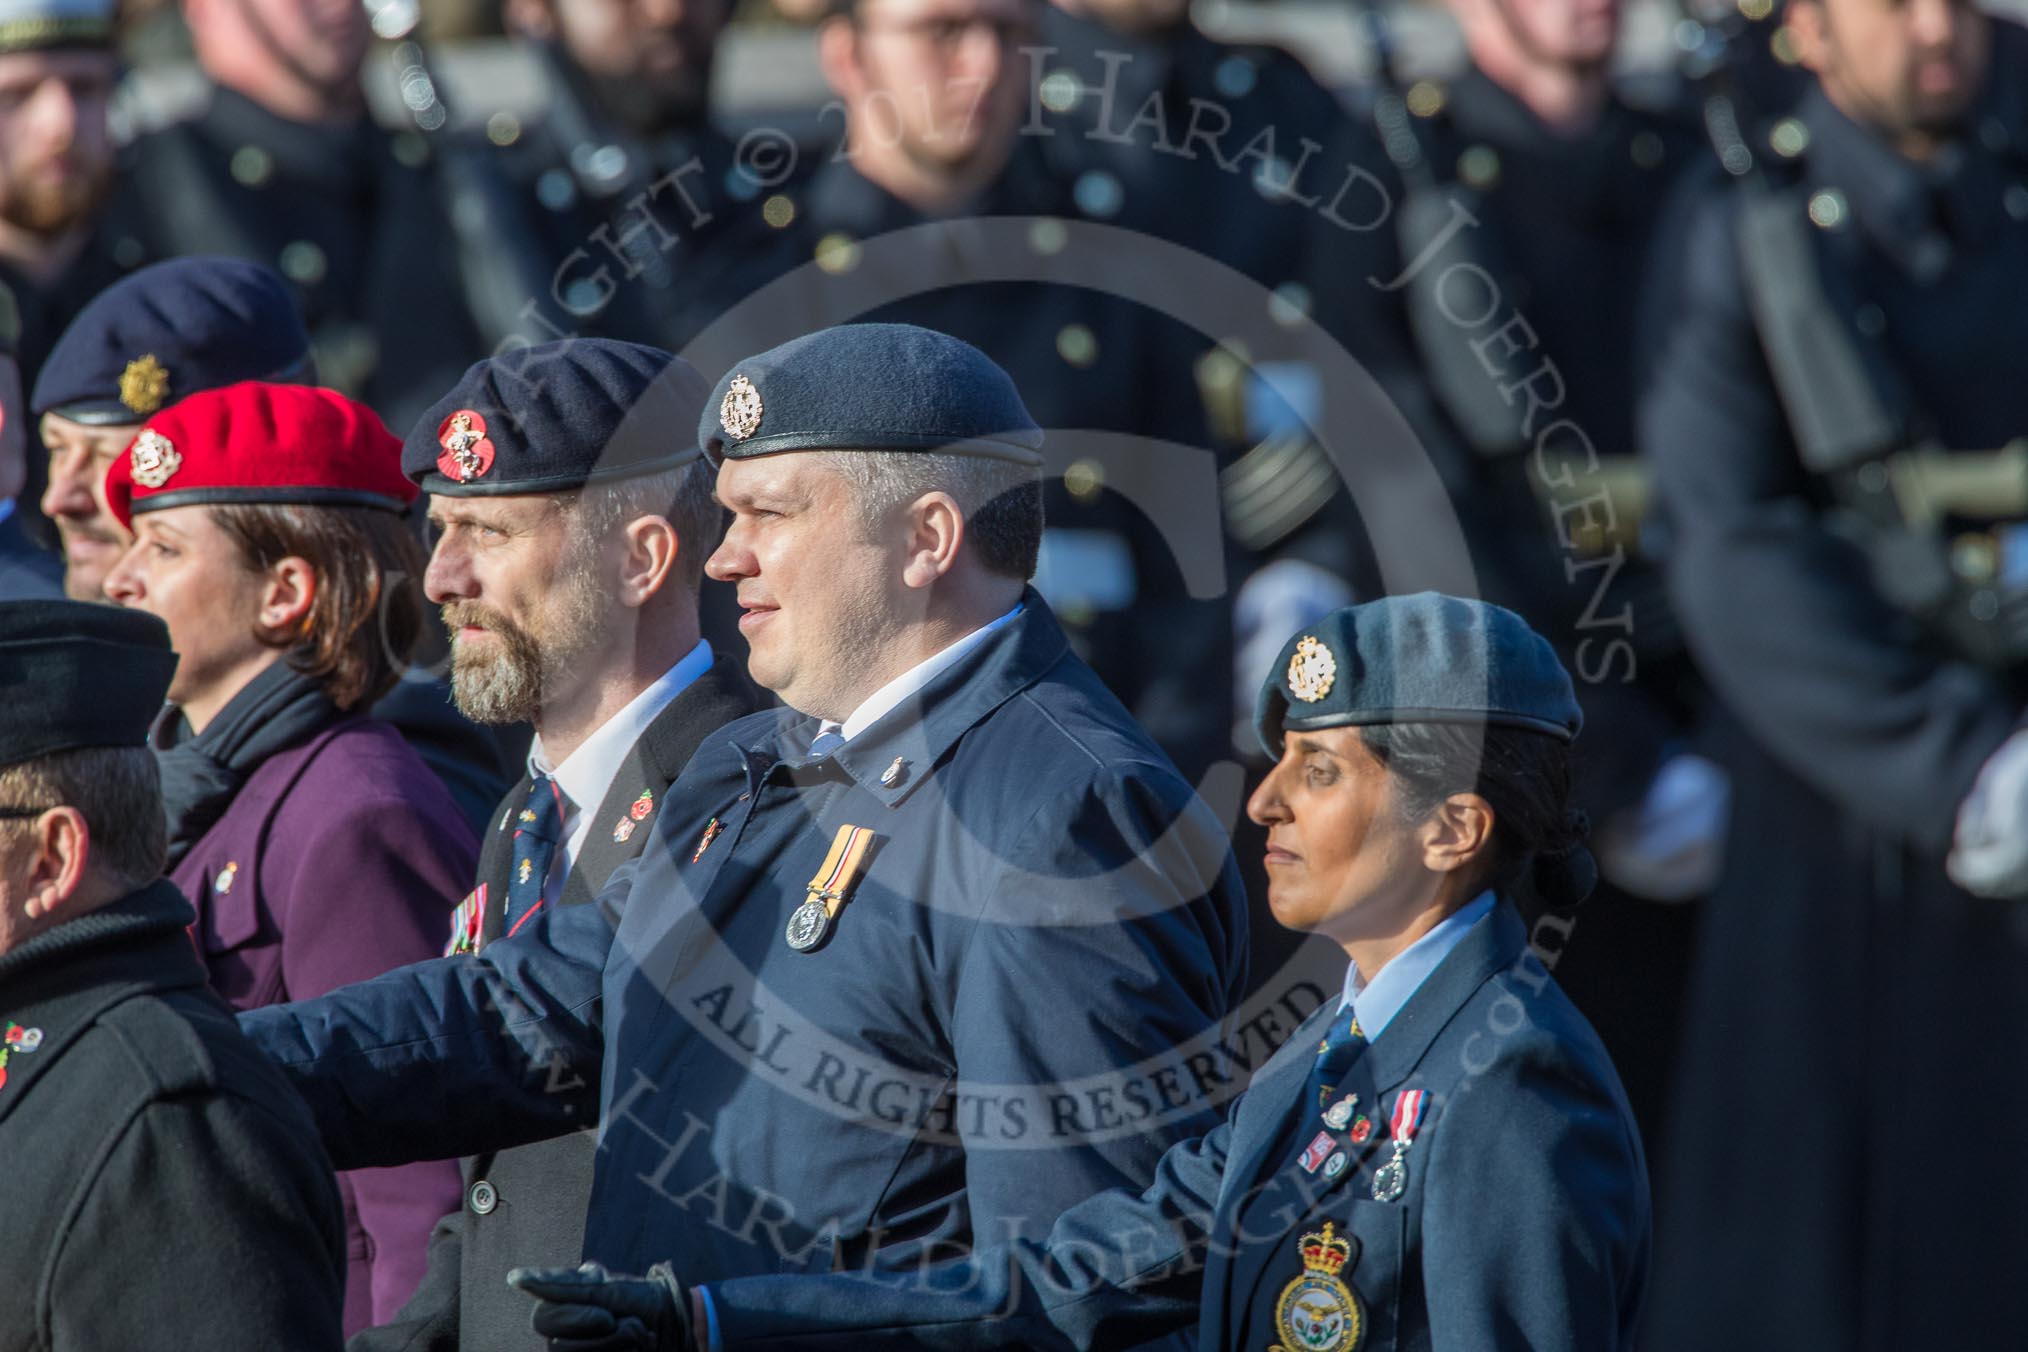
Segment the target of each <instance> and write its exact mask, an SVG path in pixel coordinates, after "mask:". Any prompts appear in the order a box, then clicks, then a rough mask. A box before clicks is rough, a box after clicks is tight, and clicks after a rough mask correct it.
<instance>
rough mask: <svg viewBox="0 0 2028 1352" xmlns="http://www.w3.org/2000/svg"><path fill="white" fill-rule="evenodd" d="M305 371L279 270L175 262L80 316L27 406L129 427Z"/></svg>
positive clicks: (305, 353) (139, 276)
mask: <svg viewBox="0 0 2028 1352" xmlns="http://www.w3.org/2000/svg"><path fill="white" fill-rule="evenodd" d="M4 3H5V0H0V4H4ZM312 375H313V372H312V370H311V362H310V335H309V332H308V330H306V329H305V328H304V327H303V317H302V315H301V314H300V313H298V311H297V309H296V301H295V298H294V297H293V296H292V295H291V294H290V293H289V287H288V283H287V282H285V281H283V280H282V278H281V276H280V274H278V273H276V272H273V271H271V270H270V269H268V268H264V267H262V266H261V265H260V264H258V263H249V262H244V261H242V260H240V259H237V258H176V259H171V260H170V261H169V262H166V263H157V264H155V265H154V266H152V267H146V268H142V269H141V270H140V271H139V272H136V273H134V274H133V275H132V276H130V277H126V278H123V279H121V280H120V281H118V282H116V283H114V284H113V285H112V286H109V287H107V288H106V289H105V290H104V291H103V292H101V293H100V294H99V295H98V297H97V298H96V299H94V300H93V301H92V302H91V304H89V305H87V306H85V308H84V309H83V310H80V311H79V312H78V316H77V318H76V319H74V320H72V321H71V323H70V327H69V328H67V329H65V330H64V332H63V337H61V338H60V339H58V340H57V344H56V347H55V348H54V349H52V350H51V352H50V354H49V359H48V360H47V361H45V362H44V363H43V366H42V372H41V374H40V375H38V376H37V377H36V381H35V393H34V395H33V397H32V398H31V399H30V400H29V408H30V411H31V412H32V413H34V414H35V415H36V416H37V417H40V416H41V415H42V414H44V413H57V414H61V415H62V416H64V417H66V418H69V419H71V420H72V421H73V422H80V423H86V424H90V425H95V426H103V425H106V424H118V423H136V422H140V421H142V420H143V419H145V418H148V417H151V416H153V415H154V414H156V413H159V412H161V411H162V410H163V409H164V408H166V407H168V406H169V405H170V404H171V403H174V402H175V401H176V400H178V399H183V398H187V397H188V396H190V395H193V394H196V393H198V392H199V391H202V390H210V389H216V388H218V387H219V386H221V385H232V384H237V383H238V382H240V381H243V380H273V381H292V380H306V379H309V378H311V376H312Z"/></svg>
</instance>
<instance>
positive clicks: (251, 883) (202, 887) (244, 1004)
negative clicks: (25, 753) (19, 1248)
mask: <svg viewBox="0 0 2028 1352" xmlns="http://www.w3.org/2000/svg"><path fill="white" fill-rule="evenodd" d="M478 858H479V847H478V842H477V841H476V840H474V839H473V836H472V832H471V828H470V827H468V826H467V825H466V824H465V820H464V817H463V816H462V815H461V814H460V813H459V811H458V807H457V804H456V803H455V802H454V801H453V800H452V798H451V796H450V794H449V792H448V791H446V790H445V788H444V786H443V785H442V783H440V782H439V781H438V779H437V777H436V776H435V775H433V774H432V773H430V771H429V769H428V768H427V767H426V766H425V765H424V764H423V762H422V760H421V758H420V757H418V756H417V755H416V753H415V752H414V751H412V750H410V748H409V746H408V744H407V743H406V742H404V741H403V740H402V739H401V735H400V734H399V733H397V732H396V731H395V730H394V729H393V728H392V727H391V726H389V725H388V724H386V723H382V722H380V721H379V720H378V719H373V718H368V717H365V716H363V715H354V716H351V717H347V718H343V719H340V720H339V721H338V722H336V723H334V724H332V725H331V726H330V727H328V728H326V729H325V730H324V731H322V732H320V733H318V734H317V735H316V736H314V737H312V738H311V739H310V740H309V741H307V742H304V743H303V744H301V745H300V746H294V747H291V748H289V749H288V750H286V751H282V752H278V753H277V754H275V755H273V756H270V757H269V758H268V759H267V760H266V761H264V762H262V763H261V765H260V767H259V768H258V769H256V770H255V771H254V772H253V774H252V775H250V776H248V778H247V781H246V783H245V785H244V786H242V787H241V789H240V791H239V793H238V795H237V796H236V797H235V798H234V799H233V801H232V806H230V807H229V808H227V809H226V811H225V815H224V816H222V817H220V818H219V819H218V821H217V822H215V823H214V824H213V825H212V828H211V829H210V830H209V831H207V832H205V834H204V837H203V838H202V839H201V840H199V841H198V842H197V844H196V845H195V846H194V847H193V848H192V849H191V851H190V853H189V854H188V855H186V856H184V859H183V861H182V862H181V863H180V864H178V865H177V866H176V870H175V872H174V873H173V874H171V875H170V876H171V878H172V879H173V880H174V881H175V883H176V885H177V886H178V887H179V888H181V889H182V890H183V895H185V896H186V897H188V898H190V903H191V905H193V906H194V907H196V908H197V924H196V925H195V926H194V927H192V930H191V933H192V937H193V938H194V939H195V940H196V942H197V947H198V951H199V953H200V955H201V956H202V957H203V959H204V965H205V968H206V970H207V971H208V972H209V974H210V978H211V984H212V987H213V988H214V989H215V990H217V991H218V993H219V994H220V995H222V996H224V997H225V999H226V1000H227V1001H228V1002H229V1003H231V1005H232V1006H233V1007H234V1008H235V1009H253V1008H255V1007H257V1006H260V1005H270V1004H279V1003H281V1002H282V1001H285V1000H301V999H305V998H307V997H309V996H313V995H321V994H323V993H324V992H326V991H329V990H332V989H334V988H336V987H339V986H344V985H348V984H350V983H351V982H354V981H363V980H365V979H366V978H368V977H372V976H378V975H379V974H380V973H382V972H385V971H387V970H388V969H390V968H393V967H400V966H402V965H404V964H406V963H411V962H416V961H419V960H421V959H424V958H433V957H437V956H439V955H440V954H442V952H443V950H444V940H445V936H446V934H448V932H449V926H450V914H451V911H452V909H453V908H454V907H455V906H456V905H457V902H458V898H459V897H461V896H463V895H464V894H465V892H466V891H467V890H468V889H469V888H470V886H471V880H472V875H473V871H474V870H475V869H476V868H477V866H478ZM338 1183H339V1189H340V1191H341V1192H342V1193H343V1195H344V1201H345V1221H346V1228H347V1232H348V1234H347V1240H348V1244H349V1258H350V1267H349V1270H348V1272H347V1275H346V1288H345V1332H346V1335H347V1336H348V1337H349V1336H350V1335H351V1334H352V1333H354V1332H355V1331H357V1330H358V1329H361V1328H365V1327H366V1326H368V1325H370V1324H377V1323H384V1322H385V1321H387V1320H388V1319H391V1318H392V1317H393V1316H394V1313H395V1311H396V1310H398V1309H400V1308H401V1305H402V1303H403V1302H404V1301H406V1300H407V1299H408V1297H409V1295H410V1293H411V1292H413V1291H414V1290H415V1288H416V1285H417V1283H418V1282H420V1281H421V1279H422V1274H423V1268H424V1254H425V1249H426V1248H427V1245H428V1242H429V1234H430V1227H431V1226H432V1225H433V1224H434V1223H435V1221H436V1219H437V1217H439V1216H441V1215H443V1214H444V1213H445V1212H447V1211H454V1210H456V1209H457V1207H458V1204H459V1201H460V1196H461V1190H462V1188H461V1183H460V1179H459V1176H458V1166H457V1162H456V1161H455V1160H443V1161H432V1162H430V1163H426V1164H412V1165H406V1166H403V1167H401V1168H397V1169H355V1170H352V1171H350V1172H347V1173H344V1174H340V1175H339V1178H338Z"/></svg>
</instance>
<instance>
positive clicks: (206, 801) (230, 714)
mask: <svg viewBox="0 0 2028 1352" xmlns="http://www.w3.org/2000/svg"><path fill="white" fill-rule="evenodd" d="M337 717H338V707H337V706H336V705H334V704H333V703H331V699H330V696H328V695H326V694H325V693H324V687H323V686H322V685H320V684H318V683H317V682H316V681H314V680H312V679H311V678H310V677H308V676H305V675H303V674H302V673H301V672H299V671H297V670H295V669H294V668H293V667H291V666H290V665H289V664H288V663H287V662H276V663H275V664H274V665H273V666H271V667H269V668H268V669H267V670H266V671H263V672H262V673H261V674H260V675H258V676H256V677H254V678H253V679H252V680H251V681H248V682H247V683H246V685H245V687H244V688H242V689H241V690H240V692H239V693H238V694H237V695H234V696H233V697H232V698H231V699H230V700H229V701H227V702H226V706H225V707H224V708H223V709H220V710H219V711H218V717H216V718H214V719H212V720H211V722H210V724H209V725H208V726H207V727H206V728H205V729H204V731H203V732H201V733H199V734H197V735H196V736H195V737H192V736H190V725H189V724H188V723H186V722H184V720H183V715H182V713H181V712H180V711H178V710H177V709H176V708H175V706H173V705H172V706H170V707H169V708H166V709H164V710H163V711H162V716H161V717H160V718H159V719H157V720H156V722H155V734H154V745H155V759H156V762H157V763H158V764H159V765H160V766H161V770H162V805H163V806H164V807H165V808H167V809H168V813H169V867H171V868H174V867H176V865H177V864H179V863H181V862H182V860H183V856H185V855H187V854H189V853H190V847H191V846H193V845H195V844H196V843H197V842H198V841H199V840H201V839H203V837H204V833H205V832H206V831H209V830H210V829H211V826H212V823H213V822H216V821H217V820H218V819H219V818H220V817H221V816H223V815H225V810H226V809H227V808H228V807H230V806H232V800H233V797H234V796H235V795H236V794H238V793H239V788H240V785H242V784H244V783H246V778H247V776H248V775H250V774H252V773H253V772H254V771H255V770H257V769H259V768H260V765H261V762H262V761H265V760H266V759H267V758H268V757H269V756H272V755H274V754H275V753H276V752H277V751H282V750H285V749H286V748H288V747H291V746H294V745H296V743H298V742H301V741H303V740H305V739H306V738H308V737H310V736H311V735H313V734H315V733H317V732H318V731H320V730H322V729H323V728H324V727H326V726H327V725H329V724H330V723H331V722H332V721H333V720H335V719H336V718H337Z"/></svg>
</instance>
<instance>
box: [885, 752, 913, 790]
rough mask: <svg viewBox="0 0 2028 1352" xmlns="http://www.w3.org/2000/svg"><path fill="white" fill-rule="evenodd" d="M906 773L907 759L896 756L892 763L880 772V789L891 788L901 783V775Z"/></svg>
mask: <svg viewBox="0 0 2028 1352" xmlns="http://www.w3.org/2000/svg"><path fill="white" fill-rule="evenodd" d="M907 771H908V761H907V759H906V758H905V757H902V756H896V757H895V758H894V761H893V763H892V764H890V765H889V766H888V767H887V768H886V769H885V770H882V771H881V772H880V787H881V788H883V789H891V788H893V787H894V786H895V785H896V784H899V783H900V782H901V777H902V775H904V774H905V773H907Z"/></svg>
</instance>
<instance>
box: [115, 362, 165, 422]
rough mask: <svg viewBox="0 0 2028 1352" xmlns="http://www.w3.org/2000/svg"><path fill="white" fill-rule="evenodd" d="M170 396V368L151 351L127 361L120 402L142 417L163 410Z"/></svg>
mask: <svg viewBox="0 0 2028 1352" xmlns="http://www.w3.org/2000/svg"><path fill="white" fill-rule="evenodd" d="M168 398H169V368H167V367H166V366H164V365H162V363H161V362H159V361H156V360H155V354H154V353H152V352H150V353H148V354H146V355H145V356H140V357H136V358H134V360H132V361H130V362H128V363H127V369H126V370H124V371H122V372H121V373H120V402H121V403H123V404H125V405H126V406H127V407H128V408H130V409H132V410H134V412H136V413H138V414H140V415H141V416H142V417H144V418H145V417H147V416H148V415H149V414H151V413H156V412H159V411H161V408H162V405H163V404H164V403H165V402H167V401H168Z"/></svg>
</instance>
